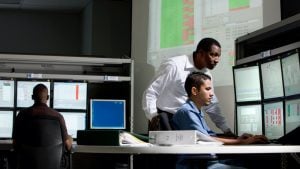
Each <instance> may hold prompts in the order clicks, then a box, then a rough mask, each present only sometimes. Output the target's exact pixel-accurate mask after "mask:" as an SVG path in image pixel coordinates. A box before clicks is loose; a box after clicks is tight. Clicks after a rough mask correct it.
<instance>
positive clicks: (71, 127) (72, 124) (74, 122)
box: [60, 112, 86, 138]
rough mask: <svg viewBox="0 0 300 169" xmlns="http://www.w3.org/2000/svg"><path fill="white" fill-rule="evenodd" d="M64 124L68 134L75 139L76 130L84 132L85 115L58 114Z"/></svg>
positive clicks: (72, 113)
mask: <svg viewBox="0 0 300 169" xmlns="http://www.w3.org/2000/svg"><path fill="white" fill-rule="evenodd" d="M60 113H61V114H62V115H63V117H64V119H65V123H66V127H67V130H68V134H69V135H71V136H72V137H73V138H77V130H85V128H86V127H85V125H86V124H85V122H86V113H85V112H60Z"/></svg>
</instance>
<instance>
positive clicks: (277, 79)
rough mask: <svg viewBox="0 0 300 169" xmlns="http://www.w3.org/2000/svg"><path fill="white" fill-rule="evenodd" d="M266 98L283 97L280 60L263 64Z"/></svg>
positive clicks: (262, 71) (263, 82)
mask: <svg viewBox="0 0 300 169" xmlns="http://www.w3.org/2000/svg"><path fill="white" fill-rule="evenodd" d="M261 73H262V84H263V91H264V92H263V93H264V94H263V95H264V99H269V98H275V97H282V96H283V83H282V73H281V64H280V60H279V59H277V60H274V61H270V62H267V63H263V64H261Z"/></svg>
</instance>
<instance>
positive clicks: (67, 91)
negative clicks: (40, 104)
mask: <svg viewBox="0 0 300 169" xmlns="http://www.w3.org/2000/svg"><path fill="white" fill-rule="evenodd" d="M86 100H87V83H80V82H54V89H53V108H55V109H83V110H85V109H86V104H87V103H86Z"/></svg>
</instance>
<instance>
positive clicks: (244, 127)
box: [237, 104, 263, 136]
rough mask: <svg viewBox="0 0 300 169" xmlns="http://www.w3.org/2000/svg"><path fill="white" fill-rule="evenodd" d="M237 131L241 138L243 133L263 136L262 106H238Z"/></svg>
mask: <svg viewBox="0 0 300 169" xmlns="http://www.w3.org/2000/svg"><path fill="white" fill-rule="evenodd" d="M237 129H238V135H239V136H240V135H242V134H243V133H250V134H254V135H255V134H256V135H258V134H262V133H263V131H262V106H261V105H260V104H258V105H247V106H237Z"/></svg>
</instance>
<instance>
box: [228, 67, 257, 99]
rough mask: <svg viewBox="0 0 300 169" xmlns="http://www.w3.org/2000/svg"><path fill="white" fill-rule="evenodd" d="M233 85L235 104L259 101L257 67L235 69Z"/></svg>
mask: <svg viewBox="0 0 300 169" xmlns="http://www.w3.org/2000/svg"><path fill="white" fill-rule="evenodd" d="M234 83H235V84H234V85H235V96H236V100H237V102H242V101H257V100H261V89H260V79H259V68H258V66H251V67H244V68H235V69H234Z"/></svg>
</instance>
